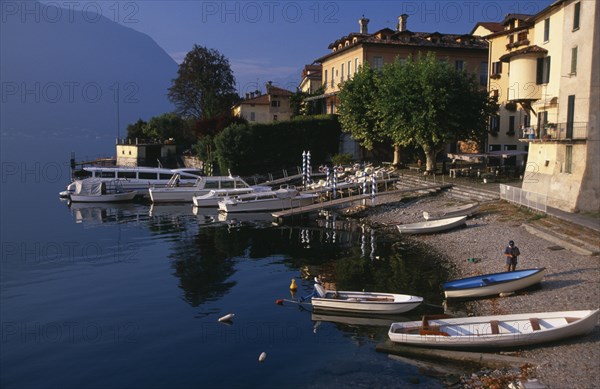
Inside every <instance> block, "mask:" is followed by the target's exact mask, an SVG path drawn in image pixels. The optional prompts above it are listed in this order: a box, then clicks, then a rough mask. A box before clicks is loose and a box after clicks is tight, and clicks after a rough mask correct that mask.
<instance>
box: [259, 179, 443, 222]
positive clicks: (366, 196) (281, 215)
mask: <svg viewBox="0 0 600 389" xmlns="http://www.w3.org/2000/svg"><path fill="white" fill-rule="evenodd" d="M450 186H452V184H444V185H442V184H438V185H427V186H421V187H415V188H404V189H394V190H388V191H384V192H377V193H375V197H380V196H385V195H390V194H398V193H410V192H415V191H419V190H425V189H436V188H438V189H442V188H445V187H450ZM370 198H371V194H364V195H355V196H349V197H343V198H339V199H335V200H329V201H322V202H318V203H315V204H311V205H307V206H304V207H300V208H292V209H286V210H282V211H277V212H273V213H272V214H271V215H272V216H273V217H274V218H276V219H281V218H285V217H289V216H294V215H301V214H303V213H307V212H313V211H317V210H320V209H326V208H330V207H335V206H338V205H342V204H346V203H352V202H355V201H361V200H367V199H370ZM394 201H395V200H394ZM379 204H382V203H381V202H379Z"/></svg>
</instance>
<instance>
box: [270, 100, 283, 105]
mask: <svg viewBox="0 0 600 389" xmlns="http://www.w3.org/2000/svg"><path fill="white" fill-rule="evenodd" d="M280 105H281V101H279V100H273V101H271V107H279V106H280Z"/></svg>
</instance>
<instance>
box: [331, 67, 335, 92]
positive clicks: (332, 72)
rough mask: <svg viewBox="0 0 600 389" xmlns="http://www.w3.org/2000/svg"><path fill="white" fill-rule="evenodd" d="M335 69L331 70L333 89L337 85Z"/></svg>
mask: <svg viewBox="0 0 600 389" xmlns="http://www.w3.org/2000/svg"><path fill="white" fill-rule="evenodd" d="M334 72H335V68H331V87H332V88H333V86H334V85H335V73H334Z"/></svg>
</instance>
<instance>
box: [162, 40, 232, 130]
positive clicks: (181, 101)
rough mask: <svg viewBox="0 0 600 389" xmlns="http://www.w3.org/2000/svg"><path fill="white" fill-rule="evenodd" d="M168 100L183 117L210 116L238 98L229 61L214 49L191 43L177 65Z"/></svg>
mask: <svg viewBox="0 0 600 389" xmlns="http://www.w3.org/2000/svg"><path fill="white" fill-rule="evenodd" d="M169 100H171V102H173V104H175V107H176V109H177V112H178V113H179V114H180V115H182V116H183V117H194V118H196V119H207V118H211V117H214V116H217V115H220V114H223V113H224V112H227V111H229V110H230V109H231V107H232V105H233V104H234V103H235V102H236V101H237V100H239V96H238V95H237V93H236V89H235V79H234V77H233V72H232V70H231V67H230V65H229V60H228V59H227V58H225V56H223V55H222V54H221V53H219V52H218V51H217V50H215V49H208V48H206V47H202V46H198V45H194V47H193V48H192V50H191V51H190V52H189V53H187V55H186V56H185V59H184V60H183V62H182V63H181V65H179V70H178V71H177V78H176V79H174V80H173V85H172V86H171V87H170V88H169Z"/></svg>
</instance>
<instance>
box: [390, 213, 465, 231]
mask: <svg viewBox="0 0 600 389" xmlns="http://www.w3.org/2000/svg"><path fill="white" fill-rule="evenodd" d="M466 222H467V217H466V216H458V217H451V218H448V219H440V220H430V221H426V222H420V223H412V224H400V225H398V226H396V227H398V231H400V233H402V234H432V233H436V232H442V231H447V230H451V229H453V228H456V227H460V226H462V225H464V224H466Z"/></svg>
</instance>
